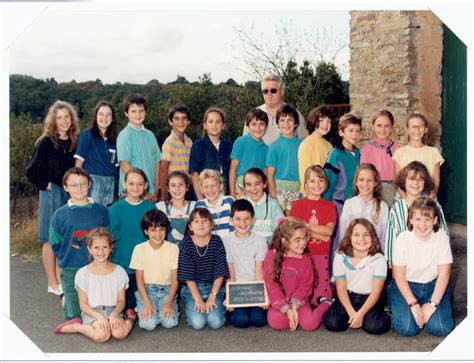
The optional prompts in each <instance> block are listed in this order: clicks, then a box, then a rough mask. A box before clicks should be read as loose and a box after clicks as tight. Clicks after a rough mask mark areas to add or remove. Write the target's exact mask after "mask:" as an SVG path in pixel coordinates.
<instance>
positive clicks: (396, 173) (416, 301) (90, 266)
mask: <svg viewBox="0 0 474 363" xmlns="http://www.w3.org/2000/svg"><path fill="white" fill-rule="evenodd" d="M124 112H125V116H126V117H127V118H128V125H127V126H126V127H125V128H124V129H123V130H122V131H121V132H120V133H119V134H118V135H117V119H116V114H115V111H114V108H113V106H112V105H111V104H110V103H108V102H105V101H101V102H99V103H98V104H97V106H96V108H95V110H94V113H93V120H92V123H91V127H90V128H89V129H86V130H84V131H82V132H81V133H80V135H78V123H77V121H78V120H77V116H76V113H75V111H74V108H73V107H72V106H71V105H70V104H68V103H66V102H62V101H57V102H56V103H55V104H53V105H52V106H51V108H50V109H49V111H48V115H47V116H46V119H45V125H44V131H43V135H42V137H41V138H40V139H39V140H38V142H37V146H36V149H35V152H34V155H33V158H32V160H31V162H30V164H29V166H28V170H27V175H28V178H29V180H30V181H31V182H32V183H33V184H35V185H36V186H37V187H38V188H39V189H40V211H39V240H40V242H43V262H44V265H45V269H46V273H47V277H48V292H50V293H53V294H56V295H59V296H62V297H63V299H62V302H63V312H64V317H65V319H67V321H66V322H64V323H62V324H60V325H58V326H57V327H56V328H55V330H54V331H55V333H81V334H84V335H86V336H88V337H90V338H91V339H93V340H94V341H97V342H103V341H106V340H108V339H109V338H110V337H111V336H113V337H115V338H118V339H122V338H124V337H126V336H127V335H128V334H129V333H130V331H131V330H132V328H133V325H134V322H135V320H138V324H139V326H140V327H141V328H143V329H146V330H152V329H154V328H155V327H156V326H157V325H160V324H161V325H162V326H163V327H165V328H172V327H174V326H176V325H177V324H178V319H179V316H180V311H179V308H178V298H179V297H180V298H181V299H182V301H183V303H184V310H185V311H184V313H185V316H186V321H187V323H188V325H189V326H191V327H193V328H195V329H202V328H203V327H205V326H209V327H210V328H213V329H217V328H220V327H221V326H223V325H224V324H225V322H226V319H227V320H228V321H229V322H230V324H232V325H234V326H237V327H241V328H244V327H247V326H249V325H252V326H264V325H266V324H267V323H268V324H269V325H270V326H271V327H272V328H273V329H290V330H291V331H293V330H295V329H296V328H297V327H298V326H301V328H302V329H304V330H314V329H317V328H318V327H319V326H320V325H321V324H324V326H325V327H326V328H327V329H328V330H331V331H342V330H346V329H347V328H349V327H350V328H360V327H362V328H363V329H364V330H365V331H367V332H368V333H371V334H382V333H385V332H387V331H388V330H389V329H390V327H391V326H392V325H393V327H394V329H395V331H397V332H398V333H399V334H401V335H415V334H417V333H418V332H419V331H420V330H421V329H423V328H425V330H426V331H427V332H429V333H431V334H434V335H446V334H448V333H449V332H450V331H451V330H452V329H453V327H454V322H453V319H452V311H451V310H452V309H451V305H450V290H449V288H448V281H449V274H450V266H451V263H452V255H451V250H450V246H449V238H448V235H447V226H446V222H445V220H444V216H443V213H442V209H441V206H440V205H439V204H438V203H437V202H436V193H437V190H438V188H439V179H440V177H439V171H440V165H441V164H442V162H443V161H444V160H443V158H442V156H441V155H440V154H439V152H438V151H437V149H435V148H433V147H430V146H427V145H425V143H424V142H425V137H426V136H425V135H426V132H427V131H428V122H427V120H426V118H425V117H424V116H423V115H420V114H413V115H410V116H409V118H408V120H407V125H406V126H407V127H406V128H407V134H408V137H409V143H408V145H406V146H404V147H400V146H399V145H397V144H395V143H394V142H393V141H392V140H391V130H392V128H393V124H394V119H393V116H392V114H391V113H390V112H389V111H385V110H384V111H380V112H378V113H376V115H374V118H373V121H372V124H373V132H374V137H373V138H372V139H371V140H369V142H368V143H367V144H366V145H365V146H364V147H363V148H362V150H361V151H359V149H358V148H357V146H356V144H357V143H358V142H359V139H360V133H361V127H362V123H361V120H360V119H359V118H358V117H356V116H355V115H353V114H346V115H344V116H342V117H341V118H340V120H339V125H338V129H339V130H338V131H339V135H340V137H341V142H340V143H337V144H336V145H335V146H334V148H333V147H332V145H331V144H330V143H329V142H328V141H326V140H325V139H324V136H325V135H326V134H327V133H328V132H329V131H330V128H331V122H332V118H333V115H332V112H331V111H330V109H328V108H327V107H325V106H321V107H318V108H316V109H314V110H312V111H311V112H310V114H309V115H308V117H307V119H306V127H307V129H308V131H309V133H310V134H309V136H307V137H306V138H305V139H304V140H300V139H298V138H297V137H296V136H295V130H296V129H297V127H298V123H299V118H298V112H297V111H296V109H295V108H294V107H292V106H291V105H287V104H284V105H283V106H282V107H281V108H280V109H279V110H278V112H277V114H276V121H277V123H278V125H279V128H280V131H281V135H280V137H279V138H278V139H277V140H276V141H274V142H273V143H272V144H271V145H266V144H265V143H264V141H263V139H262V137H263V135H264V133H265V130H266V127H267V124H268V117H267V115H266V113H265V112H264V111H262V110H259V109H254V110H252V111H250V112H249V113H248V115H247V117H246V121H245V123H246V126H247V127H248V129H249V133H248V134H246V135H245V136H242V137H239V138H237V140H236V141H235V142H234V143H233V144H232V143H231V142H230V141H228V140H226V139H225V138H223V137H222V136H221V134H222V131H223V130H224V127H225V115H224V113H223V111H222V110H220V109H219V108H217V107H211V108H209V109H208V110H207V111H206V112H205V115H204V119H203V128H204V130H205V134H204V136H203V137H202V138H201V139H198V140H196V141H195V142H194V143H193V142H192V141H191V139H190V138H189V137H188V136H187V135H186V128H187V127H188V126H189V124H190V120H191V114H190V111H189V109H188V108H187V107H186V106H184V105H177V106H173V107H172V108H171V109H170V112H169V115H168V120H169V124H170V126H171V128H172V131H171V134H170V136H169V137H168V138H167V139H166V140H165V142H164V144H163V145H162V150H160V148H159V146H158V144H157V141H156V138H155V136H154V135H153V133H152V132H151V131H149V130H147V129H146V128H145V127H144V126H143V121H144V119H145V113H146V101H145V99H144V98H143V96H140V95H130V96H127V97H126V98H125V100H124ZM117 166H120V179H119V186H118V187H119V196H120V197H121V199H119V200H118V201H116V202H115V203H113V204H112V202H113V195H114V174H115V170H116V167H117ZM66 192H67V193H69V196H70V199H69V200H67V194H66ZM432 198H434V199H432ZM195 199H198V200H197V201H195ZM155 203H156V204H155ZM107 207H108V208H107ZM56 261H57V266H59V268H60V274H61V276H60V277H59V276H58V275H59V274H58V271H59V269H56V267H55V266H56ZM90 261H92V262H90ZM387 261H388V264H387ZM389 268H390V269H389ZM331 271H332V273H331ZM389 271H391V272H392V276H393V279H390V273H388V272H389ZM59 281H61V283H60V282H59ZM226 281H242V282H243V281H264V282H265V287H266V293H267V294H268V299H269V304H268V305H262V306H260V307H247V308H245V307H244V308H233V307H232V306H230V305H229V304H228V301H227V299H226V296H225V283H226ZM387 283H388V288H387V289H385V287H386V284H387ZM334 284H335V289H334ZM334 290H335V296H334V293H333V291H334ZM386 290H387V292H388V301H389V306H390V310H391V314H388V313H387V312H386V309H385V301H386V300H385V296H386V292H385V291H386ZM390 315H391V317H390Z"/></svg>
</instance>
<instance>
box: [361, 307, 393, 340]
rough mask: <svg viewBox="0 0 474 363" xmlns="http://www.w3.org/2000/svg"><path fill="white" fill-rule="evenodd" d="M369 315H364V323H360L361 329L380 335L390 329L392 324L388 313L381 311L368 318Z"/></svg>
mask: <svg viewBox="0 0 474 363" xmlns="http://www.w3.org/2000/svg"><path fill="white" fill-rule="evenodd" d="M368 317H369V316H366V319H364V324H363V325H362V329H364V331H365V332H366V333H368V334H374V335H380V334H385V333H386V332H388V331H389V330H390V327H391V325H392V323H391V320H390V316H388V314H386V313H385V312H384V313H381V314H378V315H377V316H374V317H373V318H370V319H368Z"/></svg>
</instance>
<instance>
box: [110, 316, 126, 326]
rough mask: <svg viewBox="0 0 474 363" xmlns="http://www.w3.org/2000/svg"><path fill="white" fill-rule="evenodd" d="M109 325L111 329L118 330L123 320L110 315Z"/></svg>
mask: <svg viewBox="0 0 474 363" xmlns="http://www.w3.org/2000/svg"><path fill="white" fill-rule="evenodd" d="M109 324H110V327H111V328H112V329H118V328H120V327H121V326H122V324H123V319H121V318H119V317H118V316H117V315H116V314H114V313H112V314H110V316H109Z"/></svg>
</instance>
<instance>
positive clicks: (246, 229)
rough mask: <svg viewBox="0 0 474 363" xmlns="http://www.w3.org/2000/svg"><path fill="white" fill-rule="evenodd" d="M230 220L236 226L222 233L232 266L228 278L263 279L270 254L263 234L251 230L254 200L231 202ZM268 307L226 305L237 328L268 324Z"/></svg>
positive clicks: (228, 261)
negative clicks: (227, 233)
mask: <svg viewBox="0 0 474 363" xmlns="http://www.w3.org/2000/svg"><path fill="white" fill-rule="evenodd" d="M230 220H231V222H232V224H233V226H234V228H235V230H234V231H233V232H231V233H230V234H229V235H228V236H225V237H223V239H222V240H223V242H224V247H225V251H226V256H227V264H228V266H229V272H230V279H229V280H228V281H242V282H243V281H263V260H264V259H265V255H266V254H267V242H266V240H265V238H264V237H262V236H259V235H258V234H256V233H255V232H252V231H251V228H252V226H253V224H254V223H255V213H254V209H253V207H252V204H251V203H250V202H249V201H248V200H246V199H238V200H236V201H235V202H234V204H232V207H231V210H230ZM265 309H266V307H263V306H262V307H247V308H236V309H233V308H230V307H227V310H228V311H229V312H230V314H229V322H230V323H231V324H232V325H234V326H236V327H238V328H247V327H248V326H250V325H252V326H256V327H260V326H264V325H266V324H267V312H266V311H265Z"/></svg>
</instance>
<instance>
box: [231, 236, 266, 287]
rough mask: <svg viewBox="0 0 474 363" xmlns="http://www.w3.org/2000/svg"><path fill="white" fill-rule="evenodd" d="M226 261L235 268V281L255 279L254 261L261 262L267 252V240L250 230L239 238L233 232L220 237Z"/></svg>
mask: <svg viewBox="0 0 474 363" xmlns="http://www.w3.org/2000/svg"><path fill="white" fill-rule="evenodd" d="M222 241H223V242H224V247H225V252H226V256H227V262H232V263H233V264H234V269H235V281H255V280H256V278H257V277H256V275H255V263H256V262H259V261H260V262H263V260H264V259H265V255H266V254H267V251H268V248H267V242H266V240H265V238H264V237H262V236H260V235H258V234H256V233H255V232H252V231H251V232H250V234H249V236H248V237H244V238H239V237H237V236H236V235H235V232H231V233H230V234H229V235H228V236H224V237H223V238H222Z"/></svg>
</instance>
